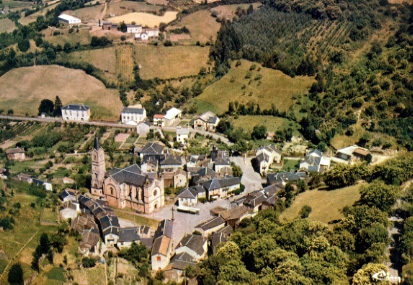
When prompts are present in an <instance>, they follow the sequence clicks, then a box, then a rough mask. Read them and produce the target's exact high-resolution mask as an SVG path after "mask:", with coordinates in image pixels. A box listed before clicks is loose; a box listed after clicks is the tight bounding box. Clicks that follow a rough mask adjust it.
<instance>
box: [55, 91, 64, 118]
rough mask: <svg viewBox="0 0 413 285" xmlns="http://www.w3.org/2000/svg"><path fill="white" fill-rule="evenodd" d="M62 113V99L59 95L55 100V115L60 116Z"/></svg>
mask: <svg viewBox="0 0 413 285" xmlns="http://www.w3.org/2000/svg"><path fill="white" fill-rule="evenodd" d="M61 115H62V101H61V100H60V98H59V96H56V98H55V100H54V109H53V116H55V117H58V116H61Z"/></svg>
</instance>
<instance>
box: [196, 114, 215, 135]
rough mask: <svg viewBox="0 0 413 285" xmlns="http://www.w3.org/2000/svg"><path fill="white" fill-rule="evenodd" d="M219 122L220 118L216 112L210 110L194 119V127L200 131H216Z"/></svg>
mask: <svg viewBox="0 0 413 285" xmlns="http://www.w3.org/2000/svg"><path fill="white" fill-rule="evenodd" d="M218 123H219V118H218V117H217V116H216V115H215V114H214V113H212V112H210V111H208V112H205V113H203V114H202V115H200V116H199V117H197V118H196V119H195V120H194V129H195V130H200V131H208V132H215V130H216V127H217V126H218Z"/></svg>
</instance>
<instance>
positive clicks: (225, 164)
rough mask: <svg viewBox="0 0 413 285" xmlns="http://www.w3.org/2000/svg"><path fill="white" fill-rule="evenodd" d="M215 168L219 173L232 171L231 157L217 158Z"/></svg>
mask: <svg viewBox="0 0 413 285" xmlns="http://www.w3.org/2000/svg"><path fill="white" fill-rule="evenodd" d="M214 170H215V172H217V173H221V172H226V173H227V174H229V173H228V172H231V173H232V167H231V162H230V161H229V158H217V159H216V160H215V162H214Z"/></svg>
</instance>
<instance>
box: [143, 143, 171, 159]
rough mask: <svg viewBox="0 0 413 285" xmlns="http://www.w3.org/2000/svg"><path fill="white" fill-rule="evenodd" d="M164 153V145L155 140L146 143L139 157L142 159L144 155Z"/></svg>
mask: <svg viewBox="0 0 413 285" xmlns="http://www.w3.org/2000/svg"><path fill="white" fill-rule="evenodd" d="M164 153H165V146H163V145H161V144H159V143H157V142H150V143H147V144H146V145H145V146H144V147H143V148H142V150H141V151H140V154H139V155H140V158H141V159H143V158H144V156H156V155H163V154H164Z"/></svg>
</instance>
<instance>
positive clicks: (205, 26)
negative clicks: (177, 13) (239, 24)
mask: <svg viewBox="0 0 413 285" xmlns="http://www.w3.org/2000/svg"><path fill="white" fill-rule="evenodd" d="M199 19H202V21H200V20H199ZM183 26H185V27H187V28H188V29H189V31H190V33H191V42H193V43H196V42H197V41H199V42H200V43H201V44H205V43H206V42H207V41H209V40H210V38H212V40H213V42H215V40H216V38H217V32H218V31H219V28H220V27H221V24H220V23H218V22H217V21H216V19H215V18H213V17H212V16H211V13H210V12H209V11H207V10H200V11H197V12H195V13H192V14H189V15H187V16H185V17H183V18H182V19H181V21H180V22H179V23H176V24H175V25H173V26H170V27H168V30H170V29H176V28H182V27H183Z"/></svg>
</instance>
